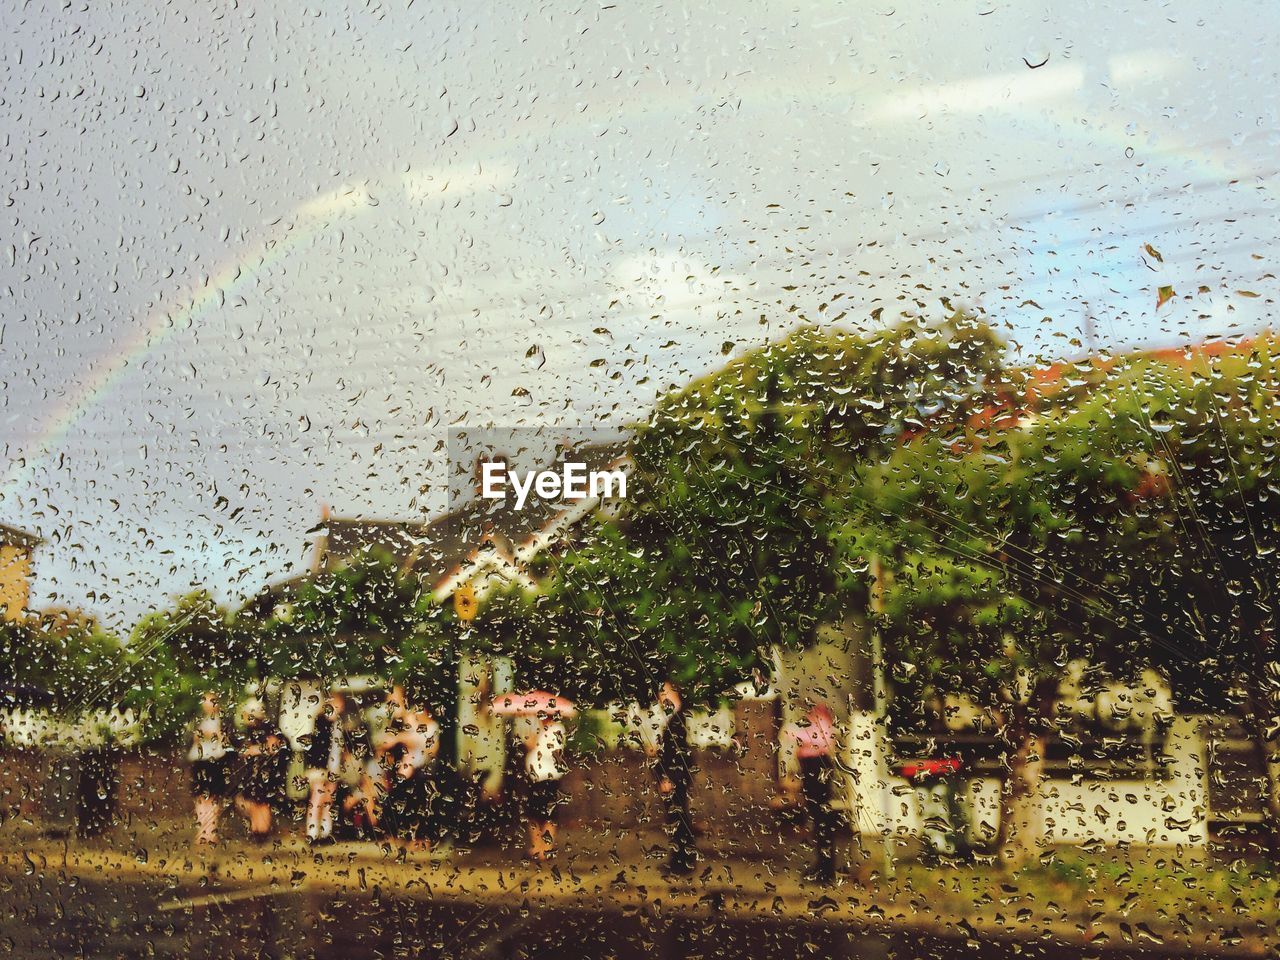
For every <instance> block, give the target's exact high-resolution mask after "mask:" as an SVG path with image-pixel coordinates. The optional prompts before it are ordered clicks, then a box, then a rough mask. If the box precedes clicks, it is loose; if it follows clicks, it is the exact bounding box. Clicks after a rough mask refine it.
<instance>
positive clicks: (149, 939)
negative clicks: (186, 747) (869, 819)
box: [0, 873, 1178, 960]
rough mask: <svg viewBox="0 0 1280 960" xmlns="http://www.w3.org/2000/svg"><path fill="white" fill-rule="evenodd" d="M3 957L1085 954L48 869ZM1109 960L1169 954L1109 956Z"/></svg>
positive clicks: (758, 959) (10, 913)
mask: <svg viewBox="0 0 1280 960" xmlns="http://www.w3.org/2000/svg"><path fill="white" fill-rule="evenodd" d="M0 908H2V909H0V944H2V945H3V948H2V949H0V954H4V955H7V956H14V957H20V958H32V960H34V958H49V957H77V958H80V957H83V958H86V960H96V958H134V957H137V958H142V957H159V958H169V957H173V958H177V957H182V958H192V960H202V958H206V957H207V958H220V960H223V958H225V960H242V958H243V960H248V958H275V960H301V958H315V960H351V958H363V957H393V956H412V957H442V958H446V957H447V958H458V960H466V958H477V960H478V958H525V960H532V958H537V957H557V958H569V960H605V958H611V960H640V958H645V960H652V958H694V957H702V958H708V960H739V958H752V960H763V958H766V957H768V958H770V960H772V958H790V957H809V956H812V957H831V958H845V957H847V958H858V960H878V958H889V957H893V958H896V960H961V958H966V960H968V958H979V957H980V958H990V960H1005V958H1008V960H1013V958H1014V957H1018V958H1025V957H1033V958H1041V960H1069V958H1070V960H1074V958H1077V957H1084V956H1097V955H1098V954H1097V952H1096V951H1094V950H1085V949H1082V948H1079V947H1070V946H1062V945H1058V946H1054V945H1050V944H1036V943H1023V944H1012V943H992V942H986V943H979V942H976V941H972V940H966V939H965V938H958V937H935V936H927V935H920V934H918V933H910V932H905V931H900V932H894V933H877V932H873V931H868V930H866V929H865V928H863V927H861V926H860V925H856V924H847V923H840V922H834V923H833V922H822V921H818V920H814V919H807V920H805V919H798V918H795V917H787V916H772V915H770V914H769V913H768V911H762V912H761V913H760V914H759V915H758V916H755V917H752V918H741V917H727V916H709V917H703V918H698V917H693V916H690V915H687V914H681V913H677V912H668V911H666V910H665V908H664V905H663V903H662V898H661V897H655V898H654V899H653V900H651V901H649V902H648V903H646V904H645V905H644V906H643V907H638V908H635V909H629V908H623V909H612V908H602V909H597V910H592V909H586V908H582V907H579V908H568V907H555V908H535V909H530V908H529V907H528V905H527V904H526V902H525V901H524V900H523V899H522V898H521V897H519V896H518V895H513V896H510V897H508V898H506V900H505V902H503V901H495V902H491V903H488V904H483V905H482V904H479V903H474V902H471V903H468V902H461V901H459V900H438V901H426V900H422V899H418V898H412V897H407V896H402V895H394V896H391V895H386V894H375V893H360V894H354V895H353V894H348V893H342V894H333V893H328V892H321V891H306V890H303V891H297V890H290V889H288V888H279V887H272V886H269V885H261V886H257V887H254V886H247V887H240V888H237V889H229V890H210V888H209V885H208V884H207V883H205V882H203V881H201V880H187V881H173V882H169V883H163V884H160V883H155V882H150V883H142V882H137V881H136V880H130V881H127V882H124V881H120V880H118V879H110V878H105V877H103V878H97V879H92V880H84V879H79V880H70V879H69V878H67V877H65V876H58V875H57V874H55V873H32V874H27V875H21V876H13V875H9V876H8V877H7V878H6V879H5V881H4V885H3V892H2V893H0ZM1106 956H1107V957H1109V958H1114V960H1130V958H1132V960H1137V958H1139V957H1142V958H1146V960H1164V958H1167V957H1169V958H1171V957H1174V956H1178V954H1176V953H1166V952H1151V951H1147V950H1133V949H1127V950H1123V951H1107V952H1106Z"/></svg>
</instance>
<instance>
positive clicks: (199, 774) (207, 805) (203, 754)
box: [187, 692, 232, 846]
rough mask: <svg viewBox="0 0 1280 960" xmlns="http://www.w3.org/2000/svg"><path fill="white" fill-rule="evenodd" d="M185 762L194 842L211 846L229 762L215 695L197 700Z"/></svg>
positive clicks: (227, 787)
mask: <svg viewBox="0 0 1280 960" xmlns="http://www.w3.org/2000/svg"><path fill="white" fill-rule="evenodd" d="M187 759H188V760H189V761H191V793H192V796H193V797H194V798H195V808H196V843H197V844H201V845H210V846H211V845H213V844H215V843H217V842H218V820H219V818H220V817H221V814H222V804H223V801H224V799H225V798H226V796H227V794H228V793H229V792H230V783H229V780H230V778H229V777H228V769H227V768H228V766H229V764H230V762H231V759H232V754H231V745H230V743H229V742H228V740H227V735H226V732H225V731H224V730H223V729H222V710H221V709H220V708H219V706H218V695H217V694H216V693H213V692H207V693H205V695H204V696H203V697H202V698H201V699H200V716H199V718H198V719H197V720H196V722H195V725H194V727H193V729H192V733H191V749H190V750H188V751H187Z"/></svg>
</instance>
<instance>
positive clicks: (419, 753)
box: [379, 709, 440, 850]
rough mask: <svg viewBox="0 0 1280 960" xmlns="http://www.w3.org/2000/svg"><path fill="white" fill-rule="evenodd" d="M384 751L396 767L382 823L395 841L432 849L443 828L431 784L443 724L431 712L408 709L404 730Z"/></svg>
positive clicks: (411, 846)
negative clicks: (440, 829) (432, 767)
mask: <svg viewBox="0 0 1280 960" xmlns="http://www.w3.org/2000/svg"><path fill="white" fill-rule="evenodd" d="M385 752H387V753H389V754H390V755H391V757H392V759H393V761H394V764H395V765H394V768H393V772H392V785H391V789H390V791H389V792H388V793H387V797H386V800H385V801H384V802H383V804H382V814H381V818H380V821H379V824H380V826H381V828H382V829H383V830H384V831H385V833H386V835H387V836H388V837H389V838H390V839H391V840H392V841H393V842H396V843H399V844H401V845H403V846H405V847H407V848H409V849H414V850H430V849H431V842H432V840H433V839H434V838H437V837H438V836H439V826H440V825H439V823H438V817H439V814H438V810H437V806H438V804H437V798H436V793H437V791H436V790H435V785H434V784H433V783H432V782H431V765H432V764H433V762H434V761H435V759H436V757H437V756H438V755H439V753H440V724H439V723H438V722H437V721H436V719H435V717H433V716H432V715H431V712H430V711H429V710H425V709H424V710H413V709H406V710H405V712H404V729H403V730H401V731H400V732H399V733H398V734H397V735H396V737H395V739H394V740H393V741H392V742H391V743H390V744H389V745H388V746H387V748H386V751H385Z"/></svg>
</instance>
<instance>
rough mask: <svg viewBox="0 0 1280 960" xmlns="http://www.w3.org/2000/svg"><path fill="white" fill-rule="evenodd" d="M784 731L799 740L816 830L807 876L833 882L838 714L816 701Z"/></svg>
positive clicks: (809, 810)
mask: <svg viewBox="0 0 1280 960" xmlns="http://www.w3.org/2000/svg"><path fill="white" fill-rule="evenodd" d="M784 732H785V733H786V734H787V735H788V736H790V737H791V738H792V739H794V740H795V741H796V758H797V759H798V760H799V761H800V782H801V791H802V792H803V794H804V806H805V812H806V813H807V814H808V817H809V824H810V829H811V830H812V832H813V846H814V853H815V856H814V862H813V865H812V866H811V867H810V868H809V869H808V871H807V872H806V873H805V878H806V879H808V880H811V881H813V882H815V883H833V882H834V881H835V879H836V820H837V815H836V811H835V809H834V808H833V807H832V806H831V783H832V781H833V780H834V771H835V765H834V759H835V753H836V745H837V743H838V738H837V736H836V731H835V716H834V714H832V712H831V708H830V707H829V706H827V705H826V704H825V703H817V704H814V705H813V706H812V707H811V708H810V709H809V712H808V713H807V714H805V718H804V720H803V721H802V722H801V723H793V724H788V725H787V727H786V730H785V731H784Z"/></svg>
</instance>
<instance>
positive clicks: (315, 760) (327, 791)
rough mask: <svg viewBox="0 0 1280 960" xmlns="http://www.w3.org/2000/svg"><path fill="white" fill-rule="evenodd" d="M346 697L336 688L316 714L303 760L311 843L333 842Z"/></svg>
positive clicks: (308, 838) (344, 750) (344, 727)
mask: <svg viewBox="0 0 1280 960" xmlns="http://www.w3.org/2000/svg"><path fill="white" fill-rule="evenodd" d="M346 707H347V701H346V698H345V697H344V696H343V695H342V694H341V693H339V692H338V691H337V690H334V691H332V692H331V693H330V694H329V696H328V698H326V700H325V702H324V703H323V704H322V705H321V707H320V712H319V713H318V714H317V715H316V721H315V729H314V730H313V731H312V733H311V737H310V740H309V741H308V743H307V748H306V751H305V753H304V754H303V762H304V763H305V764H306V768H307V783H308V786H309V790H310V793H309V796H308V799H307V841H308V842H309V843H311V844H321V843H331V842H333V801H334V798H335V797H336V796H337V792H338V780H339V778H340V777H341V775H342V762H343V754H344V753H345V752H346V744H345V742H344V740H345V735H346V725H345V724H344V722H343V714H344V713H345V712H346Z"/></svg>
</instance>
